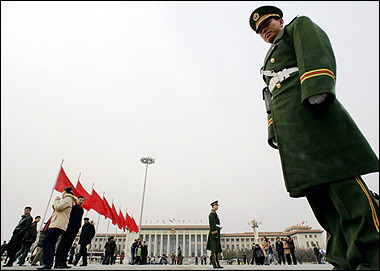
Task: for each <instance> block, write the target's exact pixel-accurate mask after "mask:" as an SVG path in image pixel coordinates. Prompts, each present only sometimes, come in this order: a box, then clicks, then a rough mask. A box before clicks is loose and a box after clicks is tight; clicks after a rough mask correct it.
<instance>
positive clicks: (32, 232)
mask: <svg viewBox="0 0 380 271" xmlns="http://www.w3.org/2000/svg"><path fill="white" fill-rule="evenodd" d="M40 220H41V216H39V215H38V216H36V217H35V218H34V221H33V222H32V225H30V228H29V229H28V230H27V231H26V233H25V236H24V238H23V239H22V242H21V243H22V245H21V249H20V250H19V251H18V252H17V253H16V255H15V257H16V258H18V265H19V266H23V265H24V263H25V258H26V256H28V253H29V251H30V248H31V246H32V244H33V243H34V241H36V238H37V224H38V222H40Z"/></svg>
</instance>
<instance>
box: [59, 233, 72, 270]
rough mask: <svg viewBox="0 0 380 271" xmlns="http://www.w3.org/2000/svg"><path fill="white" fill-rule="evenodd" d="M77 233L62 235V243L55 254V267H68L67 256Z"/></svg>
mask: <svg viewBox="0 0 380 271" xmlns="http://www.w3.org/2000/svg"><path fill="white" fill-rule="evenodd" d="M75 237H76V233H69V232H63V233H62V234H61V241H60V242H59V244H58V245H57V250H56V253H55V265H66V264H67V263H66V260H67V255H68V254H69V251H70V249H71V246H72V244H73V242H74V240H75Z"/></svg>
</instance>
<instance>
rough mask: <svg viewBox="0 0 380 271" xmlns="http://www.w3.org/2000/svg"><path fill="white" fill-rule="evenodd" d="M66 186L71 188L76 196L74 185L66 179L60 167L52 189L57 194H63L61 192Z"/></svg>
mask: <svg viewBox="0 0 380 271" xmlns="http://www.w3.org/2000/svg"><path fill="white" fill-rule="evenodd" d="M68 186H70V187H72V188H73V193H74V195H77V194H78V193H77V191H76V189H75V187H74V185H73V184H72V183H71V181H70V179H69V178H68V177H67V175H66V173H65V171H64V170H63V167H61V170H60V172H59V175H58V179H57V183H56V184H55V187H54V189H55V190H57V191H58V192H63V190H64V189H65V188H66V187H68Z"/></svg>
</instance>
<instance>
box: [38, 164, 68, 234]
mask: <svg viewBox="0 0 380 271" xmlns="http://www.w3.org/2000/svg"><path fill="white" fill-rule="evenodd" d="M62 164H63V159H62V162H61V165H60V166H59V170H58V174H57V178H55V182H54V185H53V189H52V190H51V193H50V197H49V201H48V203H47V206H46V209H45V213H44V216H43V218H42V223H41V228H40V229H41V230H42V229H43V227H44V222H45V218H46V213H47V210H48V208H49V205H50V201H51V197H52V196H53V192H54V188H55V185H56V184H57V181H58V177H59V173H60V172H61V168H62Z"/></svg>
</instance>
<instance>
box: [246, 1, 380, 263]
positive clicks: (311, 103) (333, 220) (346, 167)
mask: <svg viewBox="0 0 380 271" xmlns="http://www.w3.org/2000/svg"><path fill="white" fill-rule="evenodd" d="M282 17H283V14H282V11H281V10H280V9H279V8H277V7H273V6H262V7H259V8H257V9H255V10H254V11H253V12H252V14H251V16H250V19H249V22H250V26H251V27H252V29H253V30H254V31H255V32H256V33H257V34H259V35H260V37H261V38H262V39H263V40H264V41H265V42H267V43H269V44H271V47H270V48H269V51H268V53H267V55H266V56H265V58H264V65H263V67H262V68H261V70H260V73H261V74H262V75H263V79H264V81H265V83H266V85H267V87H266V88H264V90H263V97H264V99H265V104H266V110H267V113H268V115H267V116H268V143H269V145H270V146H272V147H273V148H275V149H278V150H279V153H280V158H281V164H282V170H283V176H284V179H285V186H286V189H287V191H288V192H289V194H290V196H291V197H304V196H306V198H307V200H308V202H309V204H310V206H311V208H312V210H313V212H314V214H315V216H316V218H317V220H318V222H319V223H320V224H321V226H322V227H323V228H324V229H325V230H326V232H327V237H328V238H327V255H326V258H327V260H328V261H329V262H330V263H331V264H333V265H334V267H335V268H336V269H378V268H379V256H378V255H379V254H378V253H379V220H378V215H379V208H378V206H377V205H376V204H375V201H374V198H373V196H372V193H370V191H369V190H368V188H367V186H366V185H365V183H364V181H363V180H362V178H361V175H363V174H367V173H371V172H378V171H379V159H378V158H377V156H376V154H375V153H374V152H373V150H372V148H371V146H370V145H369V143H368V142H367V140H366V139H365V137H364V136H363V135H362V133H361V132H360V130H359V129H358V127H357V126H356V124H355V123H354V121H353V120H352V118H351V117H350V115H349V114H348V112H347V111H346V110H345V108H344V107H343V106H342V104H341V103H340V102H339V101H338V99H337V98H336V93H335V82H336V78H337V75H336V62H335V56H334V52H333V49H332V46H331V44H330V41H329V38H328V36H327V34H326V33H325V32H324V31H323V30H322V29H321V28H320V27H319V26H318V25H316V24H315V23H314V22H312V21H311V20H310V19H309V18H308V17H306V16H300V17H296V18H294V19H293V20H292V21H291V22H290V23H289V24H287V25H284V20H283V18H282Z"/></svg>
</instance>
